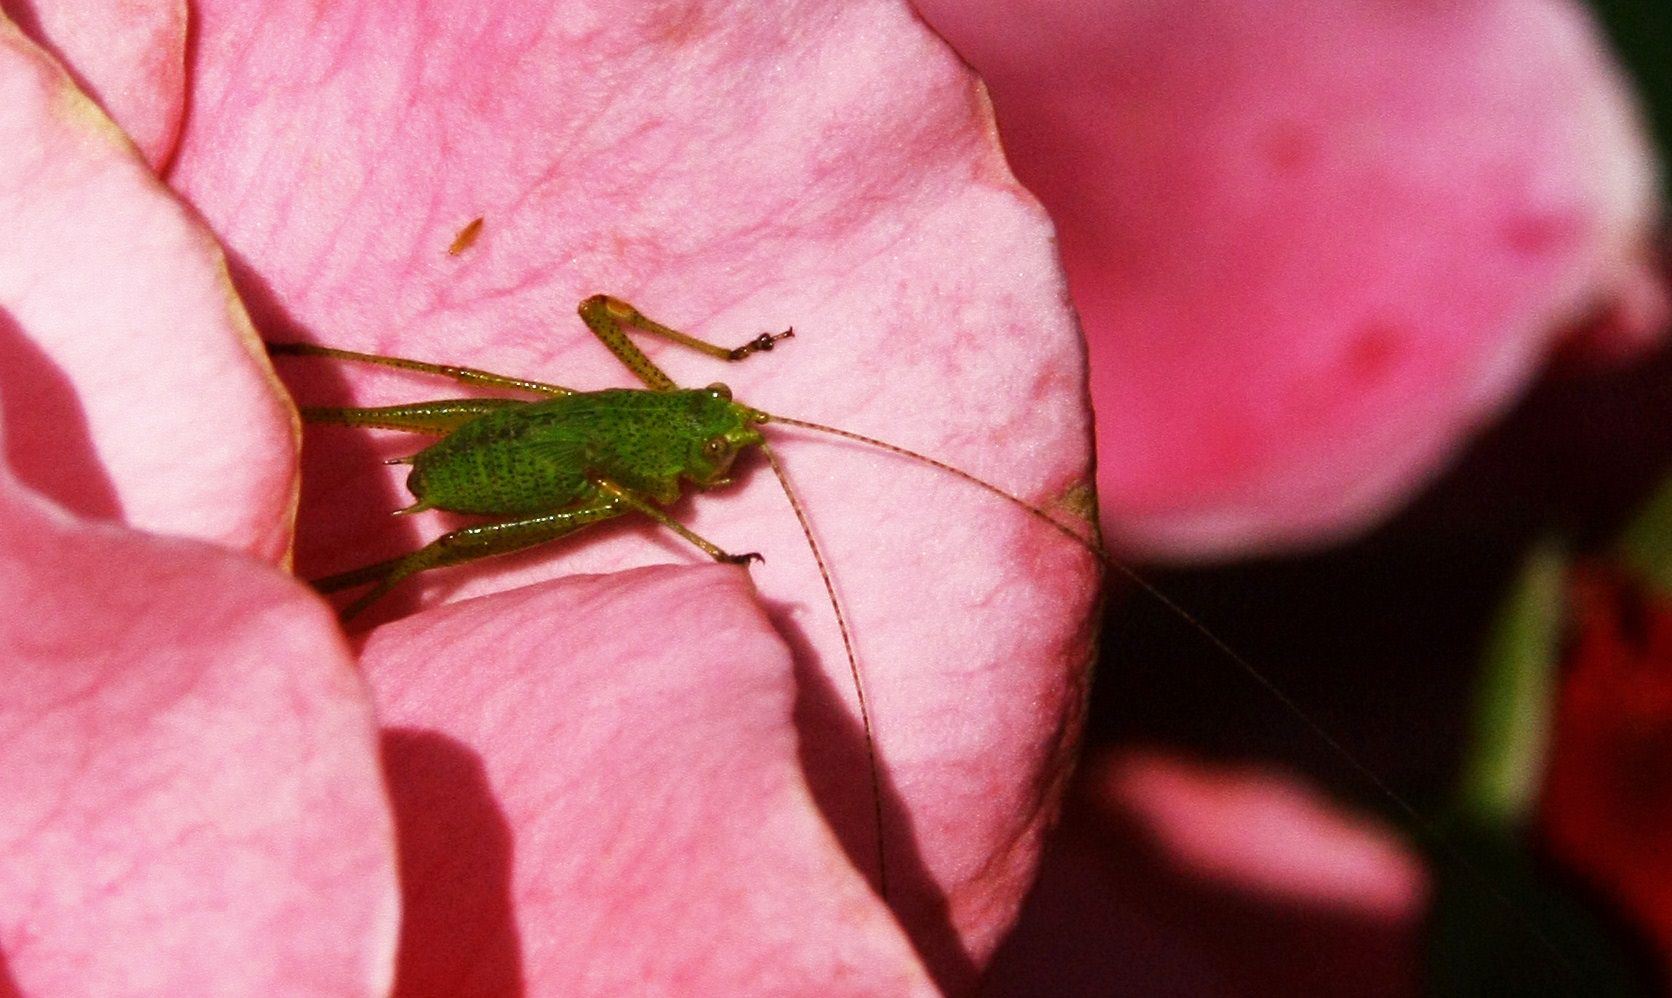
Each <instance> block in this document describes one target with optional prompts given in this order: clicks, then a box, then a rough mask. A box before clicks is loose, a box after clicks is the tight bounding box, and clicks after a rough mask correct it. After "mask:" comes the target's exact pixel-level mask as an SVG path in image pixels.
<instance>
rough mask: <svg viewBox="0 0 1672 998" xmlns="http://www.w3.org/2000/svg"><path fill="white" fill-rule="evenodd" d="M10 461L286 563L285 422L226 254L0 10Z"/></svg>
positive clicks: (56, 491) (1, 322)
mask: <svg viewBox="0 0 1672 998" xmlns="http://www.w3.org/2000/svg"><path fill="white" fill-rule="evenodd" d="M0 106H4V107H5V108H6V114H5V115H4V116H3V117H0V146H3V147H4V148H5V149H6V155H5V156H3V157H0V191H3V192H5V205H6V217H7V218H8V219H9V220H10V223H11V226H12V231H13V232H14V233H15V234H16V235H15V238H12V239H8V240H5V241H3V242H0V310H3V311H0V351H3V353H0V398H3V399H4V403H5V406H6V408H5V410H4V412H5V416H6V421H7V424H8V433H7V439H6V458H7V460H8V461H9V462H10V464H11V466H12V468H13V469H14V471H15V473H16V474H17V475H18V477H19V478H21V479H22V480H23V481H24V482H25V483H27V484H29V485H31V486H32V487H34V488H36V489H39V490H40V491H42V492H44V493H46V494H48V495H49V496H51V497H52V498H53V499H55V500H56V501H58V502H60V503H63V504H64V505H66V506H68V507H69V508H71V509H73V510H75V511H76V512H79V513H82V514H85V515H94V516H103V517H120V518H121V519H123V520H124V521H125V522H127V523H128V524H130V525H132V526H135V527H139V528H142V529H146V530H154V531H162V532H167V533H176V534H185V535H189V536H193V537H199V538H202V539H205V540H211V541H215V542H217V543H221V544H225V545H229V546H233V547H237V548H240V549H242V550H245V551H248V552H250V553H253V554H256V555H258V556H260V557H264V558H268V559H272V560H278V559H280V558H283V557H284V556H285V555H286V553H287V549H288V546H289V522H288V520H289V508H290V504H291V502H292V495H293V492H294V488H295V477H294V476H295V471H296V468H295V451H294V446H295V445H294V440H293V436H292V434H293V432H294V431H293V430H292V419H293V418H294V417H293V416H292V415H291V414H290V412H289V411H288V408H287V406H286V405H285V403H284V402H283V401H282V399H281V397H280V395H279V393H278V391H277V386H276V385H275V384H274V382H273V378H272V373H271V369H270V368H268V367H267V366H266V364H265V363H264V361H263V359H262V358H261V356H260V354H259V349H260V348H259V347H258V346H257V344H256V341H255V336H254V333H253V330H251V328H250V326H249V320H248V319H247V318H246V317H245V314H244V311H243V309H242V307H241V306H240V304H239V303H238V300H237V299H236V298H235V297H234V296H233V294H232V289H231V287H230V285H229V283H228V281H227V275H226V270H225V266H224V261H223V260H222V257H221V254H220V249H219V247H217V246H216V245H215V243H214V241H213V240H212V239H211V238H210V236H209V235H208V234H207V233H206V232H205V231H204V230H203V228H202V226H201V225H200V224H199V223H198V222H197V221H196V219H194V218H193V216H192V214H191V212H190V211H189V210H188V209H186V208H185V207H183V206H182V205H181V204H180V203H179V202H178V201H177V200H176V199H175V198H174V197H173V196H172V195H171V194H170V193H169V192H168V190H167V189H166V188H164V187H162V186H161V185H160V184H158V182H157V180H156V178H155V177H154V176H152V174H151V172H150V170H149V169H147V167H146V166H145V164H144V163H143V162H141V161H140V159H139V158H138V157H137V156H136V155H135V153H134V150H133V148H132V147H131V146H130V145H129V144H128V143H127V142H126V140H125V139H124V138H123V137H122V134H121V133H120V132H118V131H117V130H116V129H115V128H114V127H113V126H112V125H111V124H110V122H109V120H108V119H106V118H105V117H104V116H103V114H101V113H100V112H99V110H98V109H97V108H95V107H94V106H93V105H92V104H91V103H90V102H88V101H87V99H86V98H85V97H83V96H82V95H81V94H80V92H79V91H77V90H76V89H75V87H74V85H73V84H72V83H71V82H70V80H69V78H68V77H67V76H65V75H64V73H63V71H62V70H61V69H60V68H59V67H58V66H57V64H55V63H54V62H52V60H51V59H50V58H48V57H47V56H46V55H44V54H43V53H42V52H41V51H40V50H39V49H38V48H36V47H35V46H34V45H33V44H32V43H30V42H29V41H28V40H26V39H25V38H24V37H23V36H22V35H21V34H19V33H18V32H17V30H16V29H15V28H14V27H13V26H12V25H11V24H10V22H5V21H3V20H0Z"/></svg>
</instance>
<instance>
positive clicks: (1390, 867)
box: [982, 753, 1426, 998]
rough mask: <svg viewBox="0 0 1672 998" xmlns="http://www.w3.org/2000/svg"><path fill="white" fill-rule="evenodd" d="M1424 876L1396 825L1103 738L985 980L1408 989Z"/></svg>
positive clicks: (1307, 991)
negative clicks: (1129, 750) (1102, 751)
mask: <svg viewBox="0 0 1672 998" xmlns="http://www.w3.org/2000/svg"><path fill="white" fill-rule="evenodd" d="M1424 881H1425V876H1424V872H1423V870H1422V867H1421V864H1420V863H1419V862H1418V860H1417V859H1416V858H1415V857H1413V856H1412V855H1411V854H1410V853H1409V852H1408V851H1407V850H1406V849H1405V847H1404V846H1403V845H1401V844H1400V843H1399V842H1398V841H1397V839H1396V838H1395V837H1394V836H1393V835H1392V834H1391V833H1390V832H1389V831H1388V830H1386V829H1383V828H1379V827H1377V826H1375V825H1374V824H1373V823H1371V822H1369V821H1368V820H1366V819H1365V818H1363V817H1359V816H1356V815H1351V814H1347V813H1345V812H1343V811H1341V810H1340V809H1339V808H1338V807H1336V806H1335V805H1333V804H1329V803H1328V802H1325V801H1321V800H1320V799H1318V798H1317V797H1316V795H1315V794H1314V793H1313V792H1312V791H1311V790H1309V789H1307V788H1306V787H1304V786H1302V785H1300V784H1298V783H1296V782H1295V781H1293V780H1290V779H1288V778H1284V777H1279V776H1276V775H1274V774H1271V773H1262V772H1257V771H1244V772H1235V771H1223V770H1218V771H1216V770H1215V769H1213V768H1212V767H1207V766H1202V765H1198V764H1195V763H1188V762H1184V761H1180V760H1177V759H1169V758H1165V757H1161V756H1149V755H1144V754H1142V753H1139V754H1126V755H1107V754H1106V755H1104V756H1102V757H1100V758H1093V759H1091V760H1089V761H1088V762H1087V763H1086V764H1085V765H1084V766H1082V767H1081V769H1080V772H1079V776H1078V778H1077V779H1076V786H1075V789H1074V790H1072V791H1070V793H1069V803H1068V806H1067V813H1066V815H1065V817H1064V819H1063V824H1062V826H1061V828H1060V829H1059V830H1058V833H1057V834H1056V835H1055V836H1053V838H1052V840H1051V844H1050V846H1049V847H1048V850H1047V855H1046V858H1045V863H1044V869H1043V871H1042V873H1041V876H1040V882H1039V885H1038V887H1037V888H1036V889H1035V891H1034V893H1033V894H1032V895H1031V896H1030V897H1029V898H1028V903H1027V907H1026V909H1025V911H1024V913H1023V916H1022V920H1021V923H1020V924H1019V925H1018V927H1017V929H1016V932H1015V933H1014V934H1013V935H1012V936H1011V937H1010V938H1009V939H1008V940H1006V942H1005V944H1004V946H1003V947H1002V948H1001V949H1000V951H999V953H998V956H997V957H996V958H995V959H994V962H993V968H992V972H991V974H990V975H989V976H988V978H987V980H986V982H985V989H984V990H983V992H982V993H983V995H984V996H987V998H1002V996H1023V995H1047V994H1048V995H1053V996H1058V998H1080V996H1090V995H1106V994H1138V995H1152V994H1188V995H1192V996H1203V998H1207V996H1215V995H1225V996H1236V998H1265V996H1270V998H1287V996H1291V995H1353V996H1355V998H1358V996H1364V998H1371V996H1375V998H1407V996H1410V995H1415V994H1417V993H1418V991H1419V982H1418V980H1417V978H1418V973H1417V968H1418V967H1419V965H1420V944H1421V941H1420V938H1419V929H1420V925H1421V919H1422V916H1423V902H1424V897H1423V895H1424V894H1425V893H1426V884H1425V882H1424Z"/></svg>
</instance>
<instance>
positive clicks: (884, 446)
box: [764, 413, 1578, 979]
mask: <svg viewBox="0 0 1672 998" xmlns="http://www.w3.org/2000/svg"><path fill="white" fill-rule="evenodd" d="M764 415H766V416H767V418H768V419H769V420H771V421H772V422H777V423H782V424H784V425H785V426H796V427H800V428H801V429H804V430H812V431H814V432H817V433H824V434H828V435H830V436H834V437H841V438H844V439H847V440H852V441H854V442H855V443H860V444H864V445H866V446H868V447H875V448H877V449H879V450H883V451H886V452H888V453H890V454H896V455H898V456H900V457H903V458H906V459H908V460H911V461H915V462H918V463H919V464H925V465H928V466H929V467H931V468H937V469H939V470H941V471H944V472H946V473H947V474H949V475H953V476H954V477H957V478H960V479H962V480H963V481H966V482H968V483H970V484H971V485H974V486H977V487H979V488H981V489H984V490H986V491H987V492H990V493H992V494H993V495H995V496H998V497H999V498H1001V499H1003V500H1005V501H1006V502H1008V503H1010V504H1011V505H1013V506H1018V507H1020V508H1022V509H1024V510H1027V511H1028V513H1030V514H1031V515H1033V516H1034V517H1036V518H1038V519H1040V520H1042V521H1044V522H1045V523H1047V524H1049V525H1050V526H1051V527H1053V528H1055V529H1056V530H1057V532H1059V533H1061V534H1063V535H1064V536H1066V537H1068V538H1070V539H1072V540H1073V541H1075V542H1076V543H1077V544H1079V545H1080V546H1081V547H1083V548H1085V549H1086V550H1088V551H1090V552H1091V553H1092V554H1094V555H1096V556H1097V558H1098V560H1099V561H1101V562H1102V563H1103V564H1104V565H1107V566H1108V567H1110V568H1112V569H1114V570H1115V571H1116V572H1118V573H1120V574H1121V575H1122V576H1124V577H1125V578H1126V579H1128V580H1130V581H1131V582H1132V583H1133V584H1134V585H1136V586H1137V587H1138V588H1139V589H1140V590H1142V591H1143V592H1144V593H1145V594H1146V595H1148V596H1149V597H1150V598H1151V599H1154V600H1155V601H1156V602H1158V603H1160V604H1161V605H1162V606H1164V607H1166V608H1167V609H1168V610H1170V611H1172V612H1173V613H1175V614H1177V615H1178V616H1179V618H1180V619H1181V620H1183V621H1184V622H1185V623H1186V624H1188V625H1189V626H1190V628H1191V629H1192V630H1194V631H1196V633H1197V634H1199V635H1201V637H1202V638H1203V639H1204V640H1206V641H1207V642H1208V644H1210V645H1212V646H1213V647H1214V648H1215V649H1217V650H1218V651H1219V652H1220V653H1221V654H1223V655H1224V656H1225V657H1226V658H1227V659H1229V660H1230V661H1231V662H1232V663H1233V664H1235V665H1236V666H1237V668H1238V669H1240V670H1242V672H1243V673H1244V674H1245V675H1246V676H1247V677H1248V678H1249V679H1251V680H1253V681H1254V683H1255V684H1256V685H1257V686H1259V687H1260V688H1261V689H1262V690H1264V691H1266V693H1267V694H1268V695H1270V696H1271V698H1272V699H1273V700H1276V701H1277V702H1278V703H1279V704H1280V705H1282V707H1283V709H1284V710H1286V711H1287V712H1288V713H1289V714H1291V715H1293V716H1294V717H1295V718H1296V719H1297V720H1298V721H1300V723H1301V725H1302V726H1303V727H1305V728H1306V729H1307V730H1308V731H1310V732H1311V733H1312V735H1313V737H1315V738H1317V739H1318V740H1319V741H1320V742H1322V743H1323V744H1324V745H1325V746H1326V747H1327V748H1328V749H1329V750H1330V751H1331V752H1333V753H1335V755H1336V756H1337V757H1338V758H1339V759H1341V760H1342V761H1343V762H1345V763H1346V764H1347V765H1348V767H1349V768H1351V769H1352V770H1353V771H1354V772H1355V773H1357V774H1358V775H1359V777H1360V778H1361V779H1363V780H1364V781H1365V782H1366V783H1368V784H1369V785H1370V786H1372V787H1374V788H1375V789H1376V790H1377V791H1378V792H1379V793H1380V794H1381V795H1382V796H1383V797H1385V798H1386V799H1387V800H1389V801H1391V802H1392V803H1393V805H1394V807H1395V808H1396V809H1397V810H1398V811H1399V812H1400V813H1401V814H1403V815H1404V816H1405V818H1406V820H1408V821H1409V822H1410V823H1411V827H1412V828H1413V829H1415V830H1416V831H1418V832H1420V833H1421V835H1422V837H1423V838H1425V839H1427V840H1428V841H1429V842H1431V843H1434V844H1436V845H1438V846H1439V847H1440V849H1441V850H1442V851H1443V852H1444V853H1445V854H1446V855H1447V856H1448V857H1450V859H1451V861H1452V862H1453V863H1455V864H1457V866H1458V867H1459V868H1461V869H1462V870H1463V871H1464V872H1465V873H1467V874H1468V875H1469V877H1470V878H1471V879H1472V880H1474V881H1475V883H1476V884H1477V885H1479V886H1480V887H1481V888H1482V889H1483V890H1484V891H1486V893H1487V894H1488V895H1489V896H1490V897H1491V898H1492V899H1493V901H1494V902H1495V903H1496V904H1498V905H1499V906H1501V907H1502V908H1503V909H1504V910H1505V911H1507V912H1508V913H1509V914H1510V916H1511V917H1513V918H1514V919H1515V920H1516V922H1518V923H1519V924H1520V925H1521V926H1522V928H1523V929H1525V930H1526V931H1527V933H1528V935H1530V936H1531V937H1532V938H1533V939H1535V940H1537V941H1538V944H1539V945H1540V946H1541V947H1543V949H1544V950H1545V952H1546V953H1547V954H1549V956H1550V957H1551V959H1553V960H1555V961H1556V962H1557V963H1558V964H1559V965H1560V966H1561V967H1562V968H1563V970H1564V971H1565V972H1566V973H1567V974H1568V976H1569V977H1570V978H1574V979H1577V978H1578V968H1577V967H1575V965H1574V963H1573V961H1572V960H1571V959H1570V958H1569V957H1568V956H1567V955H1566V954H1565V953H1563V952H1562V950H1561V948H1560V947H1558V946H1557V945H1556V943H1555V940H1553V939H1551V938H1550V936H1549V934H1548V933H1546V932H1545V931H1544V930H1543V929H1542V928H1540V927H1539V926H1538V925H1537V924H1536V923H1534V922H1533V921H1532V919H1531V918H1530V917H1529V916H1528V915H1527V914H1526V913H1525V912H1523V911H1522V910H1521V909H1520V908H1518V907H1517V906H1516V905H1515V903H1514V902H1512V901H1511V900H1510V899H1509V897H1508V896H1507V895H1505V893H1504V892H1503V890H1502V889H1501V888H1499V886H1498V885H1497V884H1496V883H1494V882H1493V880H1492V878H1490V877H1488V876H1487V875H1486V874H1485V873H1484V872H1482V870H1481V869H1480V867H1478V866H1476V865H1475V863H1474V862H1473V861H1472V860H1470V859H1469V857H1467V856H1465V855H1464V854H1463V852H1462V850H1461V849H1459V848H1458V846H1457V845H1456V843H1454V842H1453V841H1452V838H1451V836H1449V835H1447V834H1446V833H1445V832H1444V831H1443V830H1442V829H1441V828H1440V827H1439V825H1438V824H1436V823H1435V822H1434V821H1433V820H1432V819H1430V818H1429V817H1428V816H1427V815H1425V814H1423V813H1422V812H1421V811H1419V810H1418V809H1417V808H1416V806H1415V805H1413V804H1411V803H1410V802H1409V801H1407V800H1406V799H1405V798H1404V797H1403V796H1401V795H1400V794H1399V792H1398V791H1396V790H1394V789H1393V787H1391V786H1389V785H1388V783H1387V781H1386V780H1383V779H1382V778H1381V777H1380V776H1378V775H1377V774H1376V771H1375V770H1373V769H1371V768H1370V767H1369V766H1368V765H1366V764H1365V763H1364V762H1363V761H1361V760H1360V759H1359V757H1358V756H1356V755H1354V754H1353V752H1352V751H1351V750H1350V749H1348V748H1347V746H1346V745H1344V744H1342V742H1341V740H1340V739H1338V738H1336V737H1335V736H1334V735H1332V734H1330V732H1329V731H1328V730H1327V729H1326V728H1324V726H1323V725H1321V724H1319V723H1318V722H1317V721H1315V720H1313V719H1312V716H1311V715H1310V714H1308V713H1307V712H1306V711H1305V710H1304V709H1303V708H1302V707H1301V706H1300V704H1299V703H1297V702H1296V701H1295V700H1294V698H1293V697H1291V696H1289V695H1288V694H1287V693H1285V692H1283V689H1282V688H1281V687H1279V686H1278V685H1277V684H1276V683H1274V682H1272V680H1271V679H1270V678H1269V677H1267V676H1266V674H1265V673H1264V672H1261V671H1260V669H1259V668H1258V667H1256V666H1255V665H1254V663H1252V662H1250V661H1249V660H1248V659H1247V658H1245V657H1243V655H1242V654H1240V653H1239V652H1238V651H1237V650H1236V649H1235V648H1232V647H1231V646H1230V645H1229V644H1227V643H1226V642H1225V640H1224V639H1223V638H1221V637H1220V636H1219V635H1217V634H1215V633H1214V632H1213V630H1212V629H1210V628H1209V627H1208V626H1207V625H1206V624H1204V623H1202V622H1201V621H1200V620H1198V619H1197V618H1196V617H1195V616H1194V615H1192V614H1191V613H1190V612H1189V611H1188V610H1186V609H1185V608H1184V607H1182V606H1180V605H1179V604H1178V603H1177V602H1175V601H1174V600H1173V599H1172V597H1170V596H1168V595H1167V594H1166V593H1164V592H1162V591H1161V590H1159V589H1157V588H1156V587H1155V586H1154V585H1153V584H1151V583H1150V581H1149V580H1148V579H1145V578H1144V577H1143V576H1142V575H1139V574H1138V573H1137V572H1136V571H1135V570H1133V569H1132V568H1130V567H1129V566H1127V565H1126V564H1125V563H1124V562H1122V561H1121V560H1120V559H1118V558H1116V557H1115V556H1114V555H1112V554H1110V553H1109V552H1108V551H1106V550H1104V549H1103V546H1102V545H1101V544H1097V543H1095V542H1094V541H1092V540H1088V539H1087V538H1086V537H1083V536H1081V535H1080V534H1079V533H1077V532H1076V531H1075V530H1074V529H1073V528H1071V527H1069V526H1068V525H1067V524H1065V523H1063V522H1062V521H1061V520H1058V519H1057V518H1056V517H1054V516H1052V515H1051V514H1050V513H1048V512H1046V511H1045V510H1044V509H1042V508H1041V507H1039V506H1036V505H1034V504H1033V503H1030V502H1028V501H1027V500H1026V499H1023V498H1021V497H1019V496H1016V495H1012V494H1011V493H1009V492H1006V491H1005V490H1004V489H1001V488H999V487H998V486H997V485H994V484H993V483H992V482H989V481H986V480H985V479H982V478H978V477H976V476H975V475H972V474H970V473H969V472H967V471H964V470H963V469H962V468H955V467H953V466H952V465H950V464H947V463H946V462H945V461H940V460H937V459H935V458H932V457H930V456H929V455H927V454H922V453H919V452H918V451H914V450H912V449H911V448H909V447H902V446H900V445H899V444H892V443H889V442H888V441H886V440H878V439H877V438H876V437H868V436H866V435H865V434H863V433H855V432H853V431H852V430H844V429H841V428H840V427H835V426H827V425H825V424H823V423H814V422H810V421H808V420H805V419H793V418H791V417H789V416H779V415H776V414H772V413H766V414H764ZM767 459H768V460H769V461H771V462H772V466H773V468H774V470H776V469H777V467H778V462H777V461H776V460H775V459H774V458H773V457H772V455H771V452H770V451H768V452H767ZM779 480H780V481H782V480H783V476H782V475H781V474H780V475H779ZM785 489H786V491H787V490H788V485H787V483H786V485H785ZM790 502H791V504H792V505H794V506H796V515H797V516H802V521H801V522H802V527H803V529H806V523H807V521H806V518H805V516H803V515H802V513H801V509H800V504H799V503H797V502H796V501H795V499H794V497H793V496H792V497H791V499H790ZM808 540H809V542H811V540H812V538H811V536H809V537H808ZM813 554H814V556H815V557H818V548H817V546H815V547H814V549H813ZM818 561H819V571H820V572H824V559H823V558H818ZM824 584H825V588H826V589H827V590H828V589H829V588H830V577H829V575H828V573H826V574H825V580H824ZM831 600H832V601H833V602H834V600H835V593H834V592H832V593H831ZM837 618H838V620H840V619H841V611H840V610H838V611H837ZM847 637H848V635H847V626H846V624H843V627H842V640H843V641H844V642H845V641H847ZM848 662H849V664H850V665H852V664H853V649H852V647H851V645H850V646H849V648H848ZM853 668H854V682H855V683H856V684H857V683H858V681H859V673H858V666H853ZM864 712H865V707H864V694H863V693H861V695H860V713H861V715H862V716H863V715H864ZM866 740H867V744H869V740H870V732H869V722H867V730H866ZM875 774H876V770H875V768H873V769H872V775H873V779H875ZM876 799H877V800H878V802H879V803H878V812H877V821H878V827H879V829H880V827H881V821H882V816H881V815H882V812H881V804H880V798H876ZM878 841H879V843H880V842H881V837H880V832H879V838H878Z"/></svg>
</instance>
